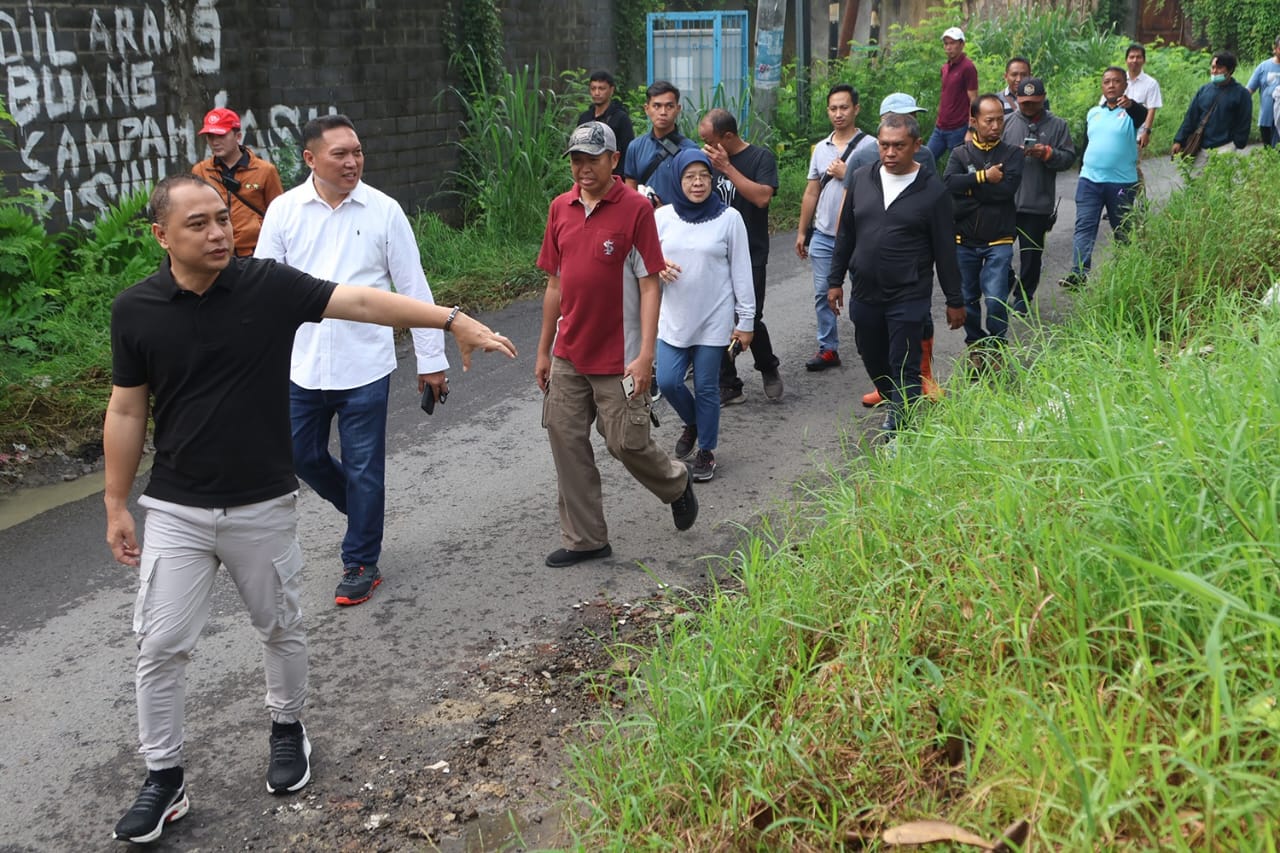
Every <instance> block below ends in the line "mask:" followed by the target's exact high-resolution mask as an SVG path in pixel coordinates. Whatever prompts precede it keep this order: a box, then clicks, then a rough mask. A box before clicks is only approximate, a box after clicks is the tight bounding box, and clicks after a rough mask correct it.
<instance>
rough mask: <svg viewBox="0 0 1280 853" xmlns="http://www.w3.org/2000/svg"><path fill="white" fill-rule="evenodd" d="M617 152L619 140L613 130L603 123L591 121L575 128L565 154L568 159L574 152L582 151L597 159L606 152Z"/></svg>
mask: <svg viewBox="0 0 1280 853" xmlns="http://www.w3.org/2000/svg"><path fill="white" fill-rule="evenodd" d="M617 150H618V138H617V137H616V136H614V135H613V128H611V127H609V125H607V124H605V123H604V122H602V121H589V122H587V123H586V124H581V125H578V126H577V127H576V128H574V130H573V133H572V134H570V136H569V147H568V148H566V149H565V150H564V153H565V156H566V157H567V156H568V155H570V154H572V153H573V152H574V151H580V152H581V153H583V154H590V155H591V156H592V157H595V156H596V155H598V154H603V153H604V152H606V151H617Z"/></svg>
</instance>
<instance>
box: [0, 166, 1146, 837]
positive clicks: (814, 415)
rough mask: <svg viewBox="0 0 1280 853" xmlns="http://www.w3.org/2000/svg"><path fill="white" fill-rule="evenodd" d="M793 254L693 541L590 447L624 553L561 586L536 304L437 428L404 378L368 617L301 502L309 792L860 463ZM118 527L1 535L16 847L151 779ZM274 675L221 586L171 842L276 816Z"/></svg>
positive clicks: (1, 685) (6, 723) (1064, 184)
mask: <svg viewBox="0 0 1280 853" xmlns="http://www.w3.org/2000/svg"><path fill="white" fill-rule="evenodd" d="M1146 170H1147V175H1148V179H1149V181H1150V180H1153V179H1154V180H1155V181H1156V182H1157V183H1159V182H1161V181H1166V180H1167V174H1168V171H1169V170H1168V167H1167V163H1166V162H1165V161H1160V162H1159V163H1153V164H1150V165H1147V166H1146ZM1074 178H1075V176H1074V173H1071V174H1069V175H1066V176H1064V177H1063V178H1061V179H1060V180H1059V193H1060V195H1061V196H1062V197H1063V202H1062V210H1061V215H1060V223H1059V225H1058V227H1057V229H1056V230H1055V231H1054V232H1052V233H1051V235H1050V245H1049V252H1048V257H1047V260H1046V264H1045V268H1046V272H1045V280H1046V282H1047V284H1046V285H1045V286H1044V287H1043V288H1042V290H1041V293H1040V297H1039V299H1040V304H1041V308H1042V311H1043V313H1044V315H1045V316H1046V317H1050V318H1051V317H1053V316H1055V315H1056V314H1058V313H1059V312H1061V311H1062V310H1064V309H1065V308H1066V307H1067V306H1068V305H1069V300H1068V299H1067V298H1066V297H1065V296H1064V295H1063V294H1061V293H1060V292H1059V291H1058V288H1057V287H1056V286H1055V285H1054V284H1053V282H1055V281H1056V280H1057V279H1058V278H1059V277H1060V276H1061V275H1062V274H1063V273H1064V272H1065V270H1066V266H1067V256H1068V254H1069V250H1070V230H1071V223H1072V222H1073V219H1074V206H1073V205H1072V203H1071V198H1072V194H1073V186H1074ZM1102 232H1103V235H1108V233H1109V228H1107V227H1106V226H1105V225H1104V226H1103V228H1102ZM792 239H793V238H792V237H791V235H789V234H782V235H778V236H777V237H775V239H774V241H773V246H772V254H771V261H770V266H769V285H768V301H767V305H766V311H765V319H766V321H767V323H768V325H769V330H770V333H771V335H772V337H773V341H774V345H775V347H776V348H777V351H778V354H779V356H780V357H781V359H782V367H781V371H782V376H783V379H784V382H785V383H786V395H785V398H784V399H783V400H782V401H781V402H780V403H776V404H773V403H769V402H768V401H766V400H765V398H764V396H763V393H762V391H761V388H760V382H759V376H758V374H756V373H755V372H754V371H751V370H750V369H749V368H750V357H749V355H748V356H744V358H743V362H744V365H743V366H745V367H747V368H748V369H747V370H746V371H745V372H744V375H746V374H749V375H746V379H747V395H748V399H747V402H746V404H744V405H741V406H737V407H734V408H731V409H728V410H726V411H725V412H724V417H723V421H722V431H721V442H720V448H719V449H718V450H717V454H716V455H717V459H718V461H719V463H720V467H719V470H718V471H717V474H716V478H715V480H714V481H712V482H711V483H707V484H704V485H699V486H698V487H697V489H698V497H699V500H700V503H701V515H700V517H699V520H698V523H697V525H696V526H695V527H694V528H693V529H692V530H690V531H688V532H685V533H678V532H676V530H675V529H674V527H673V526H672V523H671V515H670V512H669V510H668V508H667V507H665V506H663V505H662V504H661V503H659V502H658V501H657V499H656V498H654V497H652V496H651V495H649V494H648V493H647V492H645V491H644V490H643V489H641V488H640V487H639V486H638V485H636V484H635V483H634V482H633V481H632V480H631V479H630V478H629V477H628V476H627V475H626V473H625V471H624V470H623V469H622V467H621V466H620V465H619V464H617V463H616V462H615V461H614V460H613V459H611V458H610V457H609V456H608V455H607V453H606V452H605V451H604V449H603V446H602V445H599V444H598V446H597V456H598V458H599V460H600V464H601V468H602V471H603V474H604V483H605V505H606V511H607V515H608V518H609V522H610V538H611V541H612V545H613V551H614V556H613V557H612V558H611V559H609V560H604V561H598V562H593V563H587V564H583V565H581V566H579V567H575V568H573V569H569V570H565V569H560V570H552V569H548V568H546V567H545V566H544V565H543V558H544V556H545V555H546V554H547V553H548V552H550V551H551V550H553V549H555V548H557V547H559V545H560V542H559V536H558V531H557V518H556V506H555V504H556V501H555V495H556V485H555V472H554V469H553V467H552V463H551V455H550V452H549V451H548V448H547V443H546V438H545V436H544V435H543V431H542V429H541V428H540V425H539V413H540V398H541V395H540V392H539V391H538V389H537V387H536V385H535V383H534V381H533V363H534V347H535V344H536V341H537V336H538V324H539V316H540V306H539V302H538V301H536V300H528V301H522V302H519V303H517V304H514V305H512V306H510V307H509V308H507V309H506V310H503V311H500V312H496V313H493V314H490V315H486V316H484V317H483V318H482V319H483V320H484V321H485V322H487V323H489V324H490V325H491V326H492V327H494V328H496V329H498V330H500V331H502V332H503V333H505V334H507V335H508V336H510V337H511V338H512V339H513V340H514V341H515V342H516V343H517V345H518V346H519V347H520V350H521V352H520V357H519V358H518V359H517V360H515V361H514V362H509V361H507V360H506V359H500V358H496V357H492V356H482V357H479V358H477V359H476V361H475V363H474V364H473V367H472V370H471V371H470V372H468V373H466V374H463V373H462V371H461V369H460V364H458V363H457V359H456V352H454V358H453V361H454V362H455V368H454V369H453V370H452V371H451V373H450V375H451V380H452V381H451V393H450V395H449V400H448V402H447V404H445V405H444V406H442V407H439V408H438V409H437V411H436V413H435V415H434V416H432V417H427V416H426V415H424V414H423V413H422V412H421V411H420V410H419V409H418V405H417V395H416V393H414V388H413V387H412V385H413V377H412V376H411V368H402V369H401V370H400V371H398V372H397V374H396V376H395V377H393V397H392V401H391V417H390V425H389V451H388V456H389V458H388V466H387V491H388V500H387V533H386V542H385V548H384V553H383V558H382V562H381V566H382V571H383V574H384V577H385V578H386V582H385V583H384V584H383V586H382V587H381V588H380V589H379V590H378V591H377V593H376V594H375V596H374V597H373V599H372V600H371V601H370V602H368V603H366V604H364V605H361V606H359V607H355V608H345V609H341V610H339V609H337V608H335V607H334V605H333V598H332V595H333V587H334V585H335V584H336V582H337V580H338V577H339V574H340V568H341V567H340V564H339V562H338V560H337V548H338V544H339V541H340V539H341V536H342V531H343V524H342V518H341V517H340V516H339V515H338V513H337V512H335V511H334V510H333V509H332V508H331V507H329V506H328V505H327V504H324V503H323V502H322V501H321V500H320V499H319V498H317V497H316V496H315V495H314V494H313V493H311V492H310V491H309V490H307V489H305V487H304V489H303V492H302V496H301V499H300V502H299V510H300V525H299V528H300V538H301V541H302V544H303V548H304V550H305V553H306V558H307V568H306V581H305V595H306V600H305V608H306V611H307V614H308V625H309V629H310V643H311V661H312V674H311V685H312V687H311V700H310V704H309V707H308V712H307V715H306V720H307V723H308V730H309V731H310V733H311V735H312V738H313V741H314V742H315V744H316V755H315V773H316V775H317V776H322V775H323V774H324V773H325V772H326V771H327V770H329V772H336V771H335V770H333V769H332V768H326V762H325V754H326V751H328V752H330V753H331V754H336V753H337V751H338V750H339V749H340V747H341V745H342V744H343V743H344V740H347V739H350V738H351V737H352V733H353V732H362V731H363V732H368V731H369V730H370V729H373V728H376V727H377V726H378V725H379V721H380V720H383V719H387V718H388V716H389V715H390V714H392V713H393V711H394V712H396V713H403V711H404V709H406V708H421V709H428V708H430V706H431V704H432V702H433V696H437V695H438V694H439V693H440V691H441V690H442V689H443V688H444V687H445V686H447V685H448V683H449V682H450V679H451V678H453V677H455V676H456V675H457V673H459V672H460V671H462V669H463V668H464V667H465V666H466V664H467V663H468V662H470V661H475V660H477V659H481V658H483V657H484V656H485V655H486V654H487V653H488V652H489V651H491V650H493V649H494V648H497V647H499V646H510V645H519V644H524V643H531V642H537V641H540V640H543V639H546V638H548V637H551V636H553V635H554V634H555V629H556V627H557V626H558V625H560V624H561V623H562V622H563V621H564V620H565V619H566V618H567V615H568V613H569V608H571V606H572V605H573V604H574V603H576V602H579V601H582V600H584V599H590V598H593V597H596V596H598V595H604V596H607V597H609V598H612V599H614V600H619V601H633V600H636V599H638V598H643V597H645V596H648V595H650V594H652V593H653V592H654V591H655V589H656V586H657V584H658V583H659V582H661V583H667V584H672V585H675V586H684V585H696V584H698V583H699V582H700V581H702V580H703V579H704V578H705V577H706V575H707V574H708V573H709V572H712V571H715V570H716V569H717V568H718V567H721V566H723V565H724V563H723V560H724V558H723V557H722V556H719V555H726V554H730V553H732V551H733V549H734V548H735V547H736V545H737V543H739V542H740V541H741V535H742V529H743V527H750V525H751V524H752V523H753V520H754V519H756V518H757V517H758V516H759V515H760V514H762V513H767V512H768V511H769V510H770V508H771V507H772V506H775V505H777V504H778V503H779V502H790V501H795V500H800V499H803V495H804V486H803V485H800V486H798V485H797V484H798V483H800V482H801V481H806V480H807V481H809V482H814V481H820V480H821V479H823V477H824V476H825V475H824V472H825V471H828V470H830V469H831V468H832V467H833V466H839V465H840V464H841V463H842V462H843V461H844V460H845V459H846V458H847V454H849V453H852V452H856V441H855V442H854V443H850V442H849V439H851V438H852V439H855V440H856V438H857V437H858V436H859V435H860V434H861V433H862V432H863V431H864V430H866V429H868V428H870V427H872V426H873V425H874V424H876V423H878V420H879V419H878V418H877V416H876V415H874V414H872V413H869V412H868V411H867V410H865V409H863V408H862V407H861V406H860V405H859V404H858V397H859V396H860V395H861V394H862V393H863V392H864V391H866V390H868V388H869V387H870V386H869V382H868V381H867V378H866V374H865V372H864V371H863V370H862V368H861V365H860V363H859V362H858V359H857V356H856V353H855V351H854V348H853V335H852V329H851V327H850V326H849V324H848V323H847V322H846V321H844V320H843V319H842V321H841V337H842V341H843V344H844V345H843V347H842V352H843V357H844V366H843V367H842V368H839V369H835V370H830V371H827V372H825V373H821V374H814V373H806V372H805V371H804V368H803V363H804V360H805V359H806V358H807V357H808V356H810V355H811V354H812V352H813V350H814V348H815V347H814V335H813V330H814V317H813V311H812V307H811V305H812V301H811V300H812V296H811V294H812V290H811V287H812V284H811V282H812V278H811V275H810V272H809V267H808V264H807V262H801V261H799V260H798V259H797V258H796V257H795V254H794V252H793V251H792V248H791V244H792ZM1108 239H1109V237H1108V236H1103V238H1102V241H1103V243H1104V244H1105V242H1106V241H1107V240H1108ZM934 316H935V319H936V320H937V321H938V336H937V345H936V352H937V354H938V355H937V370H938V374H939V376H940V377H941V378H942V379H943V380H944V381H945V378H946V377H947V376H948V375H949V373H950V370H951V364H952V363H953V362H954V360H955V359H956V357H957V356H958V355H959V354H960V352H961V350H962V349H963V343H962V335H961V333H960V332H951V331H948V330H946V328H945V325H944V324H943V323H942V322H941V319H942V317H943V312H942V307H941V302H940V300H937V299H936V297H935V308H934ZM659 414H660V416H661V418H662V426H661V428H660V429H658V430H657V436H658V439H659V441H660V442H662V443H663V444H672V443H674V441H675V439H676V437H677V436H678V434H679V431H680V425H679V423H678V419H676V418H675V417H674V415H673V414H672V412H671V411H670V409H669V408H667V407H666V406H665V404H663V405H662V406H661V407H660V409H659ZM103 524H104V517H103V511H102V503H101V496H100V495H94V496H92V497H89V498H85V499H82V500H79V501H76V502H74V503H69V504H66V505H64V506H60V507H57V508H55V509H52V510H50V511H47V512H44V513H42V514H40V515H39V516H37V517H35V518H33V519H31V520H29V521H26V522H24V523H21V524H19V525H17V526H15V527H11V528H9V529H7V530H3V531H0V554H3V555H4V557H3V560H4V572H3V577H4V580H5V587H6V594H5V595H4V596H3V597H0V643H2V644H3V650H4V654H3V655H0V720H2V721H3V734H4V736H3V740H2V742H0V802H3V803H4V807H3V809H0V850H3V851H19V850H21V851H26V850H41V851H44V850H51V851H62V850H78V851H79V850H107V849H118V848H119V845H118V844H116V843H114V842H112V841H111V840H110V835H111V828H112V826H113V824H114V822H115V820H116V819H117V818H118V817H119V815H120V814H121V813H122V811H123V809H124V808H125V807H127V806H128V804H129V803H130V802H131V801H132V798H133V796H134V794H135V793H136V790H137V785H138V784H139V782H140V779H141V777H142V775H143V772H144V771H143V764H142V761H141V758H140V757H139V756H138V755H137V754H136V723H135V713H134V702H133V681H132V678H133V661H134V651H135V650H134V645H133V637H132V634H131V630H130V627H131V615H132V607H133V599H134V594H135V589H136V578H135V575H134V572H133V571H132V570H130V569H127V568H124V567H121V566H118V565H116V564H114V563H113V561H112V560H111V557H110V554H109V552H108V550H107V548H106V545H105V544H104V542H103ZM261 673H262V670H261V663H260V653H259V649H258V644H257V641H256V639H255V637H254V634H253V632H252V630H251V628H250V627H249V625H248V624H247V620H246V619H245V617H244V615H243V613H242V609H241V606H240V602H239V600H238V598H237V597H236V594H235V591H234V589H233V588H232V586H231V584H230V583H229V582H227V581H225V579H224V580H220V582H219V585H218V587H217V592H216V601H215V605H214V608H213V614H212V617H211V619H210V622H209V625H208V627H207V629H206V630H205V632H204V636H203V639H202V641H201V644H200V647H199V649H198V650H197V653H196V656H195V658H194V659H193V661H192V663H191V665H190V667H189V686H188V701H187V758H186V763H187V768H188V780H189V783H190V784H192V785H193V787H197V786H198V787H199V790H200V792H201V794H200V797H199V798H198V801H197V802H196V807H198V808H199V809H200V810H201V812H202V813H203V814H204V816H205V819H203V820H201V821H199V823H198V824H196V823H193V824H192V827H189V828H187V829H184V828H183V827H187V826H188V823H189V822H188V821H184V822H183V823H182V824H178V825H177V826H175V828H174V830H173V831H172V832H171V833H166V835H165V839H164V841H163V843H162V845H161V846H162V847H163V848H165V849H189V848H197V847H202V846H206V845H207V846H212V847H217V848H222V847H224V846H229V847H234V846H237V841H238V840H240V839H248V838H251V837H253V828H254V824H255V822H257V821H260V820H261V819H262V818H261V815H262V814H263V813H264V812H265V811H267V810H269V809H271V808H272V807H274V806H275V805H276V804H277V803H278V802H279V801H278V800H276V799H274V798H272V797H270V795H268V794H267V793H266V792H265V790H263V784H262V775H263V773H264V771H265V757H266V739H267V733H268V724H267V717H266V714H265V712H264V711H263V708H262V693H263V684H262V674H261ZM445 737H446V733H443V732H442V734H441V738H442V743H443V739H444V738H445ZM442 748H443V747H442ZM424 758H427V760H430V759H429V757H426V756H424ZM244 790H259V791H262V793H261V795H260V799H261V803H260V808H259V809H256V810H248V811H246V810H244V809H243V808H240V809H235V808H232V807H230V806H229V805H227V804H226V803H225V802H223V798H222V797H220V792H221V793H226V792H229V791H237V792H241V791H244ZM233 799H234V798H230V797H227V798H226V800H227V801H228V802H230V801H231V800H233ZM170 845H173V846H170Z"/></svg>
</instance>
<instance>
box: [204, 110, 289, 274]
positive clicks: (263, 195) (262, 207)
mask: <svg viewBox="0 0 1280 853" xmlns="http://www.w3.org/2000/svg"><path fill="white" fill-rule="evenodd" d="M199 135H200V136H203V137H204V138H205V139H206V140H207V141H208V143H209V150H210V151H211V152H212V153H213V156H212V157H210V158H209V159H208V160H201V161H200V162H199V163H196V164H195V165H194V166H192V167H191V171H192V172H193V173H194V174H195V175H196V176H198V177H201V178H204V179H205V180H206V181H208V182H209V183H211V184H213V186H214V187H216V188H217V189H218V192H219V193H221V195H222V196H223V198H225V199H226V200H227V207H228V208H230V210H231V227H232V229H233V232H234V234H235V251H236V255H237V256H239V257H249V256H251V255H252V254H253V250H254V248H255V247H256V246H257V245H258V232H259V231H261V230H262V217H264V216H266V213H267V205H269V204H271V202H272V201H273V200H274V199H275V197H276V196H278V195H280V194H281V193H283V192H284V187H283V186H282V185H281V183H280V173H279V172H277V171H276V167H275V166H274V165H272V164H271V163H270V162H269V161H267V160H263V159H262V158H261V157H259V156H258V155H257V154H254V153H253V152H252V151H251V150H249V149H248V148H246V147H245V146H244V144H243V142H244V133H242V132H241V130H240V116H238V115H236V114H235V113H234V112H232V111H231V110H228V109H226V108H224V107H218V108H217V109H214V110H210V111H209V113H208V114H207V115H206V116H205V117H204V126H203V127H201V128H200V134H199Z"/></svg>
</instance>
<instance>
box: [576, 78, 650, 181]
mask: <svg viewBox="0 0 1280 853" xmlns="http://www.w3.org/2000/svg"><path fill="white" fill-rule="evenodd" d="M588 79H589V83H588V85H587V91H588V92H589V93H590V94H591V106H589V107H587V108H586V109H585V110H583V111H582V115H580V116H578V124H579V125H584V124H586V123H587V122H592V121H602V122H604V123H605V124H607V125H609V128H610V129H611V130H613V136H614V138H615V139H617V140H618V165H616V166H614V167H613V173H614V174H615V175H621V174H622V163H623V161H624V160H625V159H626V156H627V146H628V145H630V144H631V140H633V139H635V138H636V131H635V127H634V126H633V125H632V124H631V114H630V113H628V112H627V108H626V107H625V106H623V105H622V101H620V100H618V99H617V98H615V97H614V96H613V93H614V92H615V91H616V90H617V87H616V86H615V84H614V82H613V75H612V74H610V73H609V72H608V71H593V72H591V77H590V78H588Z"/></svg>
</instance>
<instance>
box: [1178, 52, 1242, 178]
mask: <svg viewBox="0 0 1280 853" xmlns="http://www.w3.org/2000/svg"><path fill="white" fill-rule="evenodd" d="M1235 72H1236V55H1235V54H1234V53H1232V52H1231V51H1229V50H1220V51H1218V52H1217V53H1215V54H1214V55H1213V60H1212V61H1211V62H1210V63H1209V75H1210V76H1209V82H1208V83H1205V84H1204V85H1203V86H1201V87H1200V89H1199V91H1197V92H1196V96H1195V97H1194V98H1192V99H1191V103H1190V104H1188V105H1187V114H1186V115H1185V116H1183V117H1182V125H1181V126H1180V127H1179V128H1178V132H1177V133H1176V134H1174V136H1173V149H1172V153H1173V154H1180V153H1182V147H1183V146H1184V145H1186V144H1187V140H1188V139H1190V138H1191V136H1192V134H1194V133H1195V132H1196V129H1197V128H1201V127H1202V128H1203V135H1202V137H1201V141H1200V151H1199V152H1197V153H1196V165H1197V166H1203V165H1204V161H1205V157H1206V156H1207V155H1208V152H1210V151H1212V150H1214V149H1217V148H1222V149H1224V150H1230V149H1229V148H1228V147H1227V146H1229V145H1233V146H1235V148H1236V149H1243V148H1244V147H1245V146H1246V145H1248V144H1249V130H1250V128H1252V127H1253V97H1252V96H1251V95H1250V94H1249V90H1248V89H1246V88H1245V87H1244V86H1241V85H1240V83H1239V81H1237V80H1236V79H1235V77H1233V76H1232V75H1234V74H1235Z"/></svg>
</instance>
